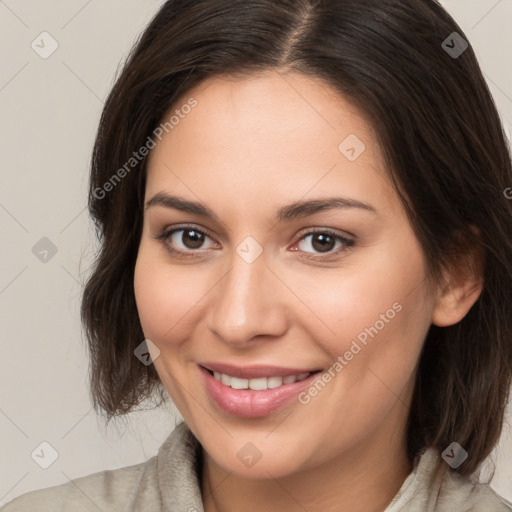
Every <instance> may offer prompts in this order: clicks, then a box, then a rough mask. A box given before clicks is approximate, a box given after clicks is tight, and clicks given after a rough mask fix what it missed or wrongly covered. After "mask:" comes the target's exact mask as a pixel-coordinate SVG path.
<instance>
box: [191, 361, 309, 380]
mask: <svg viewBox="0 0 512 512" xmlns="http://www.w3.org/2000/svg"><path fill="white" fill-rule="evenodd" d="M200 366H202V367H203V368H206V369H207V370H211V371H212V372H219V373H224V374H226V375H230V376H231V377H237V378H239V379H258V378H261V377H286V376H288V375H300V374H301V373H308V372H316V371H318V368H315V369H308V368H285V367H284V366H270V365H253V366H234V365H232V364H228V363H210V362H206V363H200Z"/></svg>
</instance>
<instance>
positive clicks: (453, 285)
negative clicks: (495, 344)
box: [432, 226, 485, 327]
mask: <svg viewBox="0 0 512 512" xmlns="http://www.w3.org/2000/svg"><path fill="white" fill-rule="evenodd" d="M471 230H472V231H473V233H475V234H476V235H477V237H480V231H479V229H478V228H477V227H476V226H471ZM484 270H485V254H484V251H483V249H482V248H481V247H480V246H477V245H476V244H473V245H472V248H471V250H470V251H469V252H466V253H464V254H459V255H457V256H456V257H455V258H454V261H453V262H452V264H451V265H450V268H449V269H446V270H445V271H444V272H443V277H444V280H445V282H444V286H439V287H438V290H437V296H436V300H435V303H434V308H433V310H432V323H433V324H434V325H437V326H439V327H446V326H448V325H454V324H456V323H458V322H460V321H461V320H462V319H463V318H464V317H465V316H466V314H467V313H468V311H469V310H470V309H471V307H472V306H473V304H474V303H475V302H476V301H477V299H478V297H479V296H480V294H481V292H482V289H483V285H484Z"/></svg>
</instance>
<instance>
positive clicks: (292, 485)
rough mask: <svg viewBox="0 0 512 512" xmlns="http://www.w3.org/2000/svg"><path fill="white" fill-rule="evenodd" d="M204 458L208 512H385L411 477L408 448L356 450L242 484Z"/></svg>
mask: <svg viewBox="0 0 512 512" xmlns="http://www.w3.org/2000/svg"><path fill="white" fill-rule="evenodd" d="M203 455H204V456H203V467H202V477H201V481H202V482H201V485H202V496H203V506H204V510H205V512H236V511H239V510H244V512H260V511H261V510H265V511H268V512H272V511H276V512H277V511H279V512H292V511H296V510H297V509H298V507H300V508H302V509H303V510H308V512H331V511H332V512H334V511H336V512H349V511H350V512H383V511H384V509H385V508H386V507H387V505H389V503H390V501H391V500H392V499H393V497H394V496H395V494H396V493H397V492H398V490H399V489H400V487H401V485H402V484H403V482H404V480H405V479H406V478H407V476H408V475H409V474H410V472H411V471H412V466H411V464H410V463H409V461H408V458H407V455H406V450H405V442H403V443H400V444H399V445H397V444H394V445H393V444H382V443H379V444H376V446H368V445H366V446H361V447H357V448H355V449H351V450H350V453H342V454H341V455H339V456H337V457H335V458H332V459H330V460H328V461H326V462H325V463H324V464H322V465H320V466H316V467H313V468H309V469H306V470H302V471H300V472H297V473H294V474H290V475H287V476H286V477H282V478H279V479H276V478H273V477H271V476H269V478H268V479H246V478H240V477H237V476H235V475H233V473H232V472H230V471H226V470H225V469H223V468H221V467H220V466H218V465H217V464H216V463H215V461H213V460H212V459H211V458H210V457H209V455H208V454H207V453H206V452H204V453H203Z"/></svg>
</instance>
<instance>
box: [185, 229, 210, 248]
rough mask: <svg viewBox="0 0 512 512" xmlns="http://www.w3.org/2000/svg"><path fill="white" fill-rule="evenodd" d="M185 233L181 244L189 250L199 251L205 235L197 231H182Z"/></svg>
mask: <svg viewBox="0 0 512 512" xmlns="http://www.w3.org/2000/svg"><path fill="white" fill-rule="evenodd" d="M180 231H182V232H183V234H182V235H181V243H182V244H183V245H184V246H185V247H186V248H187V249H199V248H200V247H201V245H202V244H203V242H204V237H205V234H204V233H201V232H200V231H197V230H195V229H180Z"/></svg>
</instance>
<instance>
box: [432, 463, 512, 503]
mask: <svg viewBox="0 0 512 512" xmlns="http://www.w3.org/2000/svg"><path fill="white" fill-rule="evenodd" d="M438 500H439V502H440V503H442V504H443V505H442V506H440V507H439V512H445V510H446V511H447V512H448V511H450V512H451V511H452V510H460V511H467V512H512V503H510V502H509V501H507V500H506V499H504V498H503V497H501V496H500V495H499V494H497V493H496V491H494V489H493V488H492V487H491V486H490V485H488V484H485V483H480V482H473V481H471V480H470V479H469V478H463V477H461V476H460V475H459V474H456V473H449V472H448V473H447V476H446V477H445V478H444V480H443V483H442V485H441V487H440V489H439V496H438ZM436 510H437V509H436Z"/></svg>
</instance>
